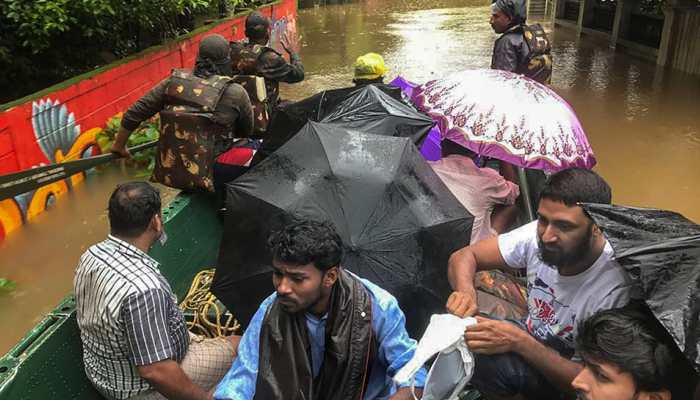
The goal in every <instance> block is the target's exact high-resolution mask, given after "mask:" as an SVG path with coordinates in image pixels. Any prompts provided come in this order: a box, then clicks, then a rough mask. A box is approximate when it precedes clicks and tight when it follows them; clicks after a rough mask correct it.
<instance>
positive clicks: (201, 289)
mask: <svg viewBox="0 0 700 400" xmlns="http://www.w3.org/2000/svg"><path fill="white" fill-rule="evenodd" d="M213 280H214V269H205V270H203V271H200V272H199V273H198V274H197V275H196V276H195V277H194V279H193V280H192V285H190V290H188V291H187V295H186V296H185V298H184V299H183V300H182V302H181V303H180V309H181V310H182V311H183V312H184V313H185V315H187V314H191V315H192V320H189V319H188V321H187V328H188V329H189V331H190V332H192V333H195V334H198V335H202V336H206V337H210V338H214V337H220V336H230V335H232V334H234V333H236V332H238V331H240V329H241V325H240V324H239V323H238V320H236V319H235V318H234V316H233V314H231V312H229V311H228V310H227V309H226V307H225V306H224V305H223V304H222V303H221V302H220V301H219V300H218V299H217V298H216V296H214V294H212V293H211V292H210V291H209V289H211V283H212V281H213Z"/></svg>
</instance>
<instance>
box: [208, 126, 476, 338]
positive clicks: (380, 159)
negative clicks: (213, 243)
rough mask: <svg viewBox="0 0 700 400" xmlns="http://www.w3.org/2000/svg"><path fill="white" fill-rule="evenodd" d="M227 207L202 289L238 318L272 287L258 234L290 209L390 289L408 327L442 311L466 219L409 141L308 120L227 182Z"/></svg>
mask: <svg viewBox="0 0 700 400" xmlns="http://www.w3.org/2000/svg"><path fill="white" fill-rule="evenodd" d="M227 210H228V211H227V215H226V219H225V222H224V234H223V239H222V242H221V250H220V253H219V260H218V264H217V269H216V276H215V278H214V283H213V288H212V291H213V292H214V294H215V295H216V296H217V297H218V298H219V299H220V300H221V301H222V302H223V303H224V304H225V305H226V306H227V307H229V309H231V310H232V311H233V312H234V313H235V315H236V316H237V318H239V320H240V321H241V322H242V323H243V325H247V324H248V322H249V321H250V318H251V317H252V315H253V313H254V312H255V310H256V309H257V307H258V306H259V304H260V302H261V301H262V300H263V299H264V298H265V297H266V296H267V295H269V294H270V293H272V291H273V287H272V280H271V273H270V271H271V268H270V262H271V260H270V255H269V252H268V250H267V249H266V247H265V241H266V238H267V236H268V235H269V233H270V231H272V230H276V229H279V228H280V227H281V226H282V225H283V224H285V223H286V222H288V221H290V220H291V219H292V218H295V217H296V216H299V217H304V218H314V219H322V220H328V221H331V222H332V223H333V224H334V225H335V227H336V229H337V230H338V233H339V234H340V236H341V237H342V239H343V243H344V246H345V255H344V258H343V262H342V263H343V266H344V267H345V268H347V269H348V270H350V271H352V272H355V273H357V274H358V275H359V276H361V277H363V278H366V279H369V280H371V281H372V282H374V283H376V284H377V285H379V286H381V287H383V288H384V289H386V290H388V291H389V292H391V293H392V294H393V295H394V296H396V297H397V298H398V300H399V303H400V305H401V306H402V309H403V310H404V312H405V313H406V315H407V320H408V328H409V333H411V334H412V335H418V334H420V333H421V332H422V330H423V329H424V328H425V326H426V325H427V321H428V318H429V317H430V315H431V314H432V313H434V312H442V311H444V304H445V301H446V299H447V296H448V295H449V293H450V288H449V284H448V282H447V260H448V258H449V256H450V254H452V252H453V251H455V250H457V249H459V248H461V247H463V246H465V245H466V244H468V241H469V236H470V232H471V226H472V221H473V217H472V216H471V215H470V214H469V213H468V211H467V210H466V209H465V208H464V207H463V206H462V205H461V204H460V203H459V201H458V200H457V199H456V198H455V197H454V196H453V195H452V193H450V191H449V190H448V189H447V187H445V185H444V184H443V183H442V181H440V179H439V178H438V177H437V175H435V173H434V172H433V171H432V169H431V168H430V166H429V165H428V164H427V163H426V161H425V160H424V159H423V158H422V157H421V155H420V154H419V152H418V150H417V149H416V147H415V146H414V145H413V143H412V142H411V141H410V139H408V138H394V137H386V136H379V135H372V134H365V133H361V132H351V131H348V130H346V129H342V128H338V127H335V126H333V125H328V124H320V123H314V122H310V123H309V124H307V125H306V126H305V127H304V128H303V129H302V130H301V131H300V132H299V134H298V135H296V136H294V137H293V138H292V139H290V140H289V141H288V142H287V143H286V144H285V145H284V146H283V147H281V148H280V149H279V150H278V151H277V152H275V153H274V154H273V155H271V156H270V157H268V158H267V159H266V160H265V161H263V162H262V163H260V164H259V165H257V166H255V167H254V168H252V169H251V170H250V171H249V172H248V173H246V174H245V175H243V176H241V177H240V178H238V179H237V180H236V181H234V182H232V183H230V184H229V185H228V196H227ZM414 337H415V336H414Z"/></svg>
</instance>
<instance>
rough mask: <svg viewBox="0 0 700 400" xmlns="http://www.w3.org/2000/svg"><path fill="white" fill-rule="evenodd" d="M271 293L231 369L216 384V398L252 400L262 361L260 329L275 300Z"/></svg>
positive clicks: (242, 339) (251, 324) (245, 335)
mask: <svg viewBox="0 0 700 400" xmlns="http://www.w3.org/2000/svg"><path fill="white" fill-rule="evenodd" d="M275 297H276V296H275V295H274V294H273V295H271V296H270V297H268V298H267V299H265V301H263V302H262V304H260V308H258V311H256V312H255V315H254V316H253V319H251V321H250V324H249V325H248V328H247V329H246V330H245V333H244V334H243V337H242V338H241V342H240V344H239V345H238V354H237V356H236V360H235V361H234V362H233V365H232V366H231V369H230V370H229V371H228V372H227V373H226V375H224V378H223V379H222V380H221V382H219V384H218V385H217V386H216V390H215V391H214V398H215V399H216V400H252V399H253V397H254V396H255V385H256V383H257V380H258V368H259V363H260V359H259V357H260V330H261V329H262V323H263V320H264V319H265V313H266V312H267V309H268V307H269V306H270V304H272V302H273V301H274V300H275Z"/></svg>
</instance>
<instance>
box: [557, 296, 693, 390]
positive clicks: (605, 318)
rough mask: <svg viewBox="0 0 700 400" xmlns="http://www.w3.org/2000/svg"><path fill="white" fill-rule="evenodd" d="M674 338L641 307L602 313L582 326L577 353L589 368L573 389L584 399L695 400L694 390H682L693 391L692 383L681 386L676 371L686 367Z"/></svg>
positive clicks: (574, 382) (575, 381)
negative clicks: (674, 399) (692, 397)
mask: <svg viewBox="0 0 700 400" xmlns="http://www.w3.org/2000/svg"><path fill="white" fill-rule="evenodd" d="M669 339H670V338H669V337H668V333H666V332H664V331H663V328H661V327H660V326H658V322H656V320H655V319H654V317H653V316H651V315H649V314H648V313H644V312H642V311H641V310H640V309H639V308H638V307H624V308H620V309H612V310H605V311H599V312H597V313H595V314H594V315H592V316H591V317H590V318H588V319H586V320H584V321H583V322H582V323H581V325H580V327H579V334H578V337H577V338H576V350H577V352H578V353H579V354H580V355H581V357H582V359H583V365H584V367H583V369H582V370H581V372H580V373H579V374H578V375H577V376H576V378H575V379H574V380H573V381H572V382H571V386H572V387H573V388H574V390H576V392H577V394H578V398H579V399H581V400H607V399H616V400H670V399H671V398H679V399H680V398H690V390H691V389H690V388H683V389H681V388H679V387H678V386H690V383H691V382H690V380H692V378H691V379H689V381H688V382H684V383H683V384H682V385H677V382H679V379H678V377H677V376H676V375H677V374H678V372H677V371H674V367H675V368H677V367H678V366H680V365H685V363H684V362H682V360H680V359H679V357H678V351H677V349H675V344H674V343H673V342H672V341H671V340H669ZM677 357H678V358H677ZM674 389H675V390H674ZM678 389H680V390H679V392H676V393H675V395H674V392H675V391H676V390H678ZM676 395H677V397H676Z"/></svg>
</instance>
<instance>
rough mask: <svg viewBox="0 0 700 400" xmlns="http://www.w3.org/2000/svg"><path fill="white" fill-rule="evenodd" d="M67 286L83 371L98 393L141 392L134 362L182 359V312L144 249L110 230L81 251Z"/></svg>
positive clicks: (123, 395)
mask: <svg viewBox="0 0 700 400" xmlns="http://www.w3.org/2000/svg"><path fill="white" fill-rule="evenodd" d="M73 289H74V291H75V301H76V310H77V317H78V327H80V338H81V340H82V342H83V360H84V361H85V372H86V373H87V376H88V378H89V379H90V381H91V382H92V384H93V385H94V386H95V387H96V388H97V390H99V391H100V393H101V394H102V395H103V396H105V397H107V398H108V399H128V398H129V397H132V396H135V395H138V394H140V393H143V392H146V391H148V390H150V389H152V387H151V385H150V384H149V383H148V382H147V381H146V380H144V379H143V378H141V376H140V375H139V373H138V369H137V368H136V367H137V366H141V365H148V364H152V363H154V362H157V361H162V360H165V359H173V360H176V361H178V362H180V361H181V360H182V359H183V358H184V356H185V353H186V352H187V347H188V344H189V336H188V333H187V326H186V325H185V319H184V316H183V314H182V311H180V309H179V308H178V307H177V299H176V297H175V295H174V294H173V292H172V289H171V288H170V285H169V284H168V282H167V281H166V280H165V277H163V275H161V273H160V271H159V269H158V262H156V261H155V260H154V259H153V258H151V257H150V256H149V255H148V254H146V253H144V252H143V251H141V250H139V249H138V248H136V247H134V246H132V245H130V244H129V243H127V242H125V241H123V240H120V239H118V238H116V237H114V236H111V235H110V236H109V237H108V238H107V240H105V241H103V242H101V243H98V244H95V245H93V246H91V247H90V248H89V249H88V250H87V251H86V252H85V253H84V254H83V255H82V257H81V258H80V263H79V264H78V268H77V271H76V275H75V280H74V282H73Z"/></svg>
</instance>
